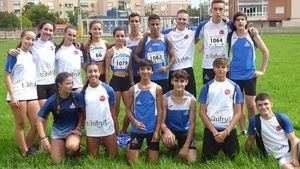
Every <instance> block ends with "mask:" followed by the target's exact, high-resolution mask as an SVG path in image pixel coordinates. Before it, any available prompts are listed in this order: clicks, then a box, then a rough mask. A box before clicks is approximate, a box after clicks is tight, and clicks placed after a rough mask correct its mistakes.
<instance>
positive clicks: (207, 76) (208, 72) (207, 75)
mask: <svg viewBox="0 0 300 169" xmlns="http://www.w3.org/2000/svg"><path fill="white" fill-rule="evenodd" d="M214 78H215V72H214V70H213V69H202V80H203V84H206V83H207V82H209V81H211V80H213V79H214Z"/></svg>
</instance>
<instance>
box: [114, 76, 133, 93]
mask: <svg viewBox="0 0 300 169" xmlns="http://www.w3.org/2000/svg"><path fill="white" fill-rule="evenodd" d="M109 85H110V86H111V87H112V88H113V89H114V91H115V92H116V91H121V92H124V91H127V90H128V89H129V88H130V80H129V76H126V77H118V76H115V75H113V77H112V78H111V79H110V82H109Z"/></svg>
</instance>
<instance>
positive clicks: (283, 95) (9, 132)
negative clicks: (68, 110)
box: [0, 34, 300, 169]
mask: <svg viewBox="0 0 300 169" xmlns="http://www.w3.org/2000/svg"><path fill="white" fill-rule="evenodd" d="M263 39H264V41H265V43H266V45H267V47H268V49H269V51H270V59H269V63H268V67H267V72H266V74H265V75H264V76H263V77H262V78H260V79H259V80H258V85H257V86H258V88H257V90H258V91H257V92H262V91H264V92H267V93H270V94H271V96H272V99H273V104H274V106H273V110H274V111H278V112H286V113H287V114H288V116H289V117H290V118H291V120H292V123H293V124H294V127H295V129H296V130H299V129H300V115H299V113H300V85H299V83H300V69H299V66H300V48H299V42H300V35H287V34H284V35H266V34H265V35H263ZM17 43H18V42H17V41H14V40H0V56H1V57H0V67H2V70H4V65H5V61H6V51H7V49H9V48H14V47H15V46H16V44H17ZM257 53H258V54H257V61H258V62H257V63H258V68H260V61H261V58H262V56H261V53H260V52H259V51H257ZM201 61H202V53H201V54H200V53H198V52H196V54H195V64H194V70H195V75H196V80H197V90H198V91H199V90H200V89H201V87H202V81H201V74H202V69H201V66H200V65H201ZM0 78H1V79H2V85H0V100H2V101H1V102H0V168H71V167H72V168H129V166H128V165H127V163H126V159H125V154H126V151H125V150H124V149H122V150H120V158H119V159H118V160H113V159H108V158H107V157H105V155H104V150H103V149H101V156H100V157H99V158H97V159H93V158H90V157H89V156H88V155H87V153H86V147H85V141H84V142H83V150H84V153H83V155H82V157H81V158H79V159H73V158H72V157H68V158H67V159H66V160H65V162H63V163H62V164H59V165H54V164H52V163H51V161H50V156H49V154H47V153H44V152H39V153H37V154H36V155H33V156H31V157H28V158H23V157H21V155H20V153H19V151H18V148H17V146H16V144H15V138H14V119H13V116H12V113H11V110H10V108H9V106H8V105H7V103H6V100H5V99H6V88H5V85H4V72H3V71H2V73H0ZM198 106H199V105H198ZM198 106H197V107H198ZM123 110H124V109H122V110H121V113H122V114H121V116H122V115H123V114H124V111H123ZM121 116H120V117H121ZM50 118H51V117H50ZM120 119H121V118H120ZM48 126H49V127H48V128H49V129H48V131H50V128H51V126H52V124H51V123H48ZM202 132H203V124H202V122H201V120H200V117H199V115H198V109H197V126H196V144H197V148H198V157H200V153H201V146H202ZM48 135H49V134H48ZM296 135H298V136H300V133H299V132H298V131H296ZM245 139H246V137H245V136H240V137H239V141H240V147H241V150H243V148H244V144H245ZM135 168H172V169H175V168H213V169H215V168H216V169H218V168H220V169H227V168H228V169H229V168H230V169H232V168H253V169H254V168H278V164H277V161H276V160H275V159H273V158H270V157H269V158H266V159H260V158H259V157H258V150H257V148H256V147H255V148H254V149H253V151H252V152H251V154H250V155H247V154H244V152H243V151H241V152H240V154H239V155H238V156H237V158H236V159H235V160H233V161H230V160H228V159H226V158H225V156H224V155H223V153H220V155H218V157H217V159H216V160H214V161H211V162H208V163H206V164H203V163H200V162H197V163H195V164H193V165H186V164H185V163H184V162H183V161H181V160H178V159H177V158H171V157H168V156H167V155H166V149H164V148H161V157H160V160H159V162H158V164H154V165H153V164H149V163H147V162H146V156H145V153H142V155H141V158H140V160H139V161H138V163H137V164H136V165H135Z"/></svg>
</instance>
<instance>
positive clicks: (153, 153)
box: [126, 59, 162, 165]
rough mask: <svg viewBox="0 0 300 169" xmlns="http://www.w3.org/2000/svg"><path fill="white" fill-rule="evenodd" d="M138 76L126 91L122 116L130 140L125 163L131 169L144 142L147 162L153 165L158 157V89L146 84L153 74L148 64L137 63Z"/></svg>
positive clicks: (144, 61) (159, 95)
mask: <svg viewBox="0 0 300 169" xmlns="http://www.w3.org/2000/svg"><path fill="white" fill-rule="evenodd" d="M138 72H139V75H140V77H141V80H140V82H139V83H137V84H135V85H134V86H132V87H131V88H130V89H129V99H128V106H126V114H127V116H128V118H129V119H130V121H131V140H130V145H129V149H128V151H127V160H128V162H129V164H131V165H132V164H134V163H135V161H136V159H137V158H138V156H139V153H140V150H141V147H142V144H143V140H144V138H146V141H147V146H148V150H149V151H148V159H149V161H151V162H156V161H157V160H158V157H159V131H160V125H161V116H162V88H161V87H160V86H159V85H157V84H156V83H154V82H152V81H151V80H150V76H151V74H152V73H153V62H152V61H150V60H145V59H143V60H141V61H140V62H139V66H138ZM132 110H133V111H132Z"/></svg>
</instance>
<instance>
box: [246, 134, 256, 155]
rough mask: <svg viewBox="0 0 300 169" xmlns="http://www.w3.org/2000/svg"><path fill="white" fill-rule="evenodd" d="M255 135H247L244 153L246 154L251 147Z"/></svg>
mask: <svg viewBox="0 0 300 169" xmlns="http://www.w3.org/2000/svg"><path fill="white" fill-rule="evenodd" d="M254 140H255V135H249V136H248V138H247V140H246V145H245V151H246V152H247V153H248V152H249V151H250V150H251V147H252V145H253V143H254Z"/></svg>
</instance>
